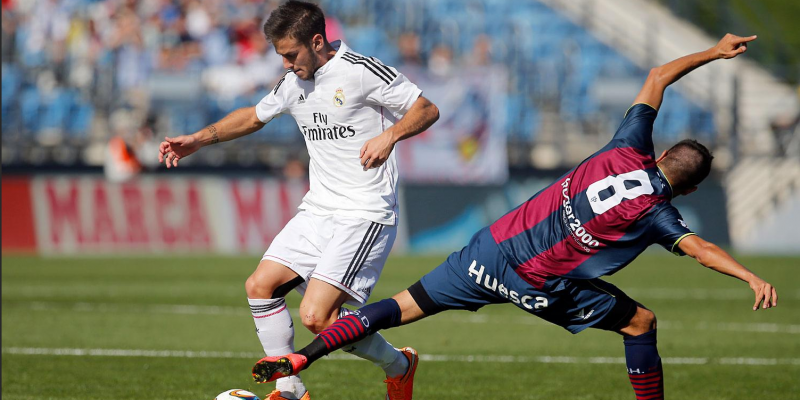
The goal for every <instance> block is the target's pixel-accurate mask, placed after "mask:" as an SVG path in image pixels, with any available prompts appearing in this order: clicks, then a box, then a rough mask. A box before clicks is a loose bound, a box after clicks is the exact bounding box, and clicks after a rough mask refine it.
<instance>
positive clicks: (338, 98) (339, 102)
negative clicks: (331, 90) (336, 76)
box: [333, 88, 344, 107]
mask: <svg viewBox="0 0 800 400" xmlns="http://www.w3.org/2000/svg"><path fill="white" fill-rule="evenodd" d="M333 105H335V106H336V107H341V106H343V105H344V91H343V90H342V88H338V89H336V94H335V95H333Z"/></svg>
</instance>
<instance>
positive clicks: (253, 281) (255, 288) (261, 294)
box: [244, 274, 272, 299]
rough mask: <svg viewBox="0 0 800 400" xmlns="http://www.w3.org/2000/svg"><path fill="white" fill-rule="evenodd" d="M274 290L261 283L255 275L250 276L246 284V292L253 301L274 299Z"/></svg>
mask: <svg viewBox="0 0 800 400" xmlns="http://www.w3.org/2000/svg"><path fill="white" fill-rule="evenodd" d="M271 289H272V288H270V287H269V286H267V285H264V284H263V283H262V282H259V279H258V278H257V277H256V275H255V274H253V275H250V277H249V278H247V281H245V283H244V290H245V292H246V293H247V297H248V298H251V299H270V298H272V290H271Z"/></svg>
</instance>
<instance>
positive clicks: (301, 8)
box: [159, 1, 439, 400]
mask: <svg viewBox="0 0 800 400" xmlns="http://www.w3.org/2000/svg"><path fill="white" fill-rule="evenodd" d="M264 33H265V35H266V37H267V39H268V40H270V41H271V42H272V44H273V45H274V47H275V51H276V52H277V53H278V54H280V55H281V56H282V57H283V62H284V66H285V67H286V68H287V70H288V71H287V72H286V74H285V75H284V76H283V78H282V79H281V80H280V81H279V82H278V84H277V85H276V86H275V88H274V89H273V90H271V91H270V92H269V93H268V94H267V95H266V96H265V97H264V98H263V99H262V100H261V101H260V102H259V103H258V105H256V106H255V107H249V108H242V109H239V110H236V111H234V112H232V113H231V114H229V115H228V116H226V117H225V118H223V119H222V120H220V121H219V122H217V123H215V124H212V125H209V126H208V127H206V128H205V129H203V130H201V131H199V132H196V133H194V134H192V135H182V136H178V137H175V138H165V141H164V142H162V143H161V146H160V148H159V161H160V162H164V163H165V164H166V166H167V167H168V168H171V167H176V166H178V162H179V160H180V159H182V158H184V157H186V156H188V155H190V154H192V153H194V152H195V151H197V150H199V149H200V148H201V147H203V146H206V145H210V144H214V143H217V142H220V141H228V140H233V139H236V138H239V137H242V136H244V135H247V134H250V133H253V132H255V131H257V130H259V129H261V128H262V127H263V126H264V125H265V124H267V123H268V122H269V121H271V120H272V119H273V118H275V117H277V116H279V115H280V114H288V115H291V116H292V117H294V119H295V120H296V122H297V125H298V127H299V128H300V132H301V133H302V134H303V136H304V138H305V142H306V146H307V148H308V152H309V155H310V164H309V179H310V190H309V191H308V193H307V194H306V195H305V197H304V198H303V202H302V204H301V205H300V207H299V210H300V211H299V212H298V214H297V215H296V216H295V217H294V218H292V220H290V221H289V223H288V224H287V225H286V226H285V227H284V228H283V230H282V231H281V232H280V233H279V234H278V235H277V237H276V238H275V240H274V241H273V242H272V244H271V245H270V247H269V249H268V250H267V251H266V253H264V256H263V258H262V259H261V262H260V263H259V264H258V267H257V268H256V270H255V272H253V274H252V275H251V276H250V277H249V278H248V279H247V282H246V284H245V289H246V291H247V297H248V301H249V303H250V309H251V311H252V314H253V319H254V320H255V325H256V332H257V333H258V338H259V340H260V341H261V344H262V346H263V347H264V352H265V353H266V354H267V355H269V356H273V355H283V354H288V353H292V352H293V351H294V345H293V342H294V328H293V325H292V319H291V316H290V315H289V311H288V310H287V309H286V304H285V300H284V296H286V294H287V293H288V292H289V291H291V290H292V289H295V288H296V289H297V290H298V291H299V292H300V293H302V294H303V300H302V302H301V303H300V316H301V318H302V322H303V325H304V326H305V327H306V328H308V329H309V330H310V331H312V332H314V333H319V332H320V331H321V330H322V329H324V328H325V327H327V326H328V325H330V324H331V323H333V322H334V321H335V320H336V319H337V318H339V317H340V316H344V315H346V314H347V313H349V311H348V310H347V309H345V308H343V307H342V305H343V304H344V303H348V304H352V305H363V304H365V303H366V301H367V299H368V298H369V295H370V292H371V291H372V288H373V286H374V285H375V283H376V282H377V280H378V277H379V276H380V274H381V270H382V269H383V265H384V263H385V261H386V258H387V257H388V255H389V251H390V250H391V247H392V244H393V243H394V240H395V236H396V234H397V218H398V204H397V164H396V161H395V155H394V153H393V152H392V150H393V149H394V145H395V143H397V142H398V141H400V140H403V139H407V138H409V137H412V136H414V135H416V134H418V133H420V132H422V131H424V130H425V129H427V128H428V127H430V126H431V125H432V124H433V123H434V122H436V120H437V119H438V118H439V110H438V109H437V108H436V106H435V105H434V104H433V103H431V102H430V101H429V100H427V99H426V98H425V97H422V96H421V93H422V92H421V91H420V89H419V88H417V86H416V85H414V84H413V83H411V82H410V81H409V80H408V79H406V77H405V76H403V75H402V74H401V73H399V72H398V71H397V70H396V69H394V68H392V67H389V66H386V65H383V64H382V63H381V62H380V61H379V60H377V59H375V58H372V57H365V56H362V55H361V54H358V53H356V52H354V51H353V50H351V49H350V48H348V47H347V45H345V44H344V43H342V42H341V41H335V42H333V43H329V42H328V40H327V38H326V37H325V19H324V15H323V14H322V11H321V10H320V9H319V7H318V6H316V5H314V4H311V3H305V2H300V1H289V2H287V3H285V4H283V5H281V6H280V7H278V8H277V9H276V10H275V11H273V12H272V14H271V15H270V17H269V18H268V20H267V22H266V23H265V24H264ZM346 351H349V352H350V353H352V354H354V355H357V356H359V357H361V358H364V359H367V360H370V361H372V362H374V363H375V364H376V365H378V366H380V367H381V368H383V369H384V371H385V372H386V376H387V379H386V383H387V398H388V399H391V400H397V399H410V398H411V390H412V388H413V376H414V372H415V370H416V365H417V356H416V352H415V351H414V350H413V349H411V348H403V349H396V348H394V347H393V346H392V345H390V344H389V343H387V342H386V340H384V339H383V337H381V336H380V335H377V334H376V335H373V336H370V337H368V338H367V339H364V340H362V341H360V342H358V343H356V344H354V345H353V346H352V347H351V348H348V349H346ZM269 399H273V400H278V399H302V400H308V399H309V394H308V391H307V390H306V388H305V386H304V385H303V382H302V381H301V380H300V378H299V377H288V378H283V379H281V380H279V381H278V382H277V385H276V390H275V391H274V392H273V393H271V394H270V396H269Z"/></svg>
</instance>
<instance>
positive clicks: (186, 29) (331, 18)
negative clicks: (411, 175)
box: [2, 0, 715, 170]
mask: <svg viewBox="0 0 800 400" xmlns="http://www.w3.org/2000/svg"><path fill="white" fill-rule="evenodd" d="M320 3H321V6H322V8H323V10H324V11H325V13H326V16H327V19H326V24H327V28H328V38H329V39H330V40H335V39H344V40H345V41H346V42H347V44H348V45H349V46H350V47H351V48H353V49H354V50H356V51H358V52H360V53H362V54H366V55H370V56H375V57H377V58H379V59H381V60H382V61H383V62H384V63H386V64H388V65H393V66H396V67H397V68H398V69H400V70H401V71H402V72H403V73H405V74H406V75H408V76H409V77H411V78H412V79H413V80H414V81H415V82H417V83H418V84H421V85H426V88H427V90H428V91H429V92H432V90H431V89H432V88H434V87H441V88H445V87H446V84H445V81H453V80H455V81H463V80H464V79H468V77H469V75H470V74H472V75H476V74H477V75H480V74H485V76H501V75H502V76H503V77H505V78H504V79H505V81H506V82H505V83H503V84H500V85H494V84H493V89H497V88H500V90H483V89H480V90H478V92H477V95H479V97H481V96H483V95H484V94H485V93H484V92H493V94H494V93H496V94H497V95H498V96H499V98H496V99H495V98H492V99H488V102H484V103H480V102H476V101H471V102H470V104H471V106H472V107H476V106H480V107H483V108H486V109H487V110H488V111H490V113H491V115H492V116H493V119H495V118H494V117H496V116H500V118H496V119H498V120H503V121H505V122H504V125H503V126H501V127H499V128H493V129H498V130H499V131H501V132H502V134H503V135H505V136H506V137H507V138H508V141H509V143H510V144H511V145H510V146H509V154H510V162H511V163H512V164H518V165H521V166H525V165H528V164H530V163H531V162H532V159H533V156H532V154H533V153H532V152H531V151H530V150H531V149H532V148H533V147H535V146H536V145H537V144H538V143H542V142H544V143H557V144H558V143H563V142H564V141H565V138H573V139H575V140H573V141H575V142H578V143H584V142H586V140H585V139H586V138H589V139H590V140H594V139H597V140H600V139H599V138H601V136H602V137H604V136H603V135H605V134H606V133H607V132H608V130H609V129H612V127H613V125H614V124H616V123H617V122H618V118H619V114H620V108H621V107H623V108H624V106H625V105H624V104H623V103H627V102H628V101H629V100H630V99H629V98H628V97H627V96H624V98H620V96H616V97H614V96H608V95H607V92H608V91H605V92H604V91H602V90H596V88H598V87H599V88H603V87H613V88H616V87H619V86H620V85H623V86H624V85H638V84H639V83H640V81H641V79H643V77H644V76H645V75H646V73H645V71H643V70H642V69H641V68H639V67H637V66H636V65H633V63H631V62H630V61H629V60H627V59H625V57H624V56H622V55H620V54H619V53H618V52H616V51H614V50H613V49H611V48H609V47H608V46H607V45H605V44H603V43H601V42H599V41H598V40H597V39H596V38H594V37H593V36H592V35H591V34H590V33H589V32H588V31H587V30H586V29H584V28H583V27H581V26H580V25H578V24H575V23H573V22H572V21H569V20H568V19H566V18H565V17H563V16H561V15H559V14H558V13H557V12H555V11H554V10H552V9H550V8H548V7H547V6H546V5H544V4H543V3H541V2H538V1H529V2H522V3H520V2H516V1H514V0H471V1H468V2H465V1H461V0H404V1H399V0H398V1H383V0H381V1H377V0H335V1H320ZM278 4H280V0H2V68H3V85H2V86H3V101H2V113H3V114H2V116H3V118H2V132H3V136H2V140H3V144H4V146H3V148H2V152H3V153H2V160H3V165H4V166H8V165H20V166H21V167H23V168H25V167H26V166H30V165H46V164H48V163H49V164H52V163H55V164H57V165H89V166H97V165H102V164H104V163H105V162H107V157H108V155H109V154H122V155H124V156H125V157H123V158H124V159H125V160H140V161H141V164H142V165H141V166H137V165H132V166H130V168H127V167H126V168H122V170H128V169H130V170H136V169H138V168H141V167H147V166H148V164H150V165H152V164H153V163H154V162H155V160H156V158H155V157H154V156H152V154H155V153H156V152H155V146H156V145H157V143H158V141H159V140H160V139H161V138H163V136H165V135H170V136H173V135H177V134H185V133H191V132H194V131H196V130H199V129H202V128H203V126H205V125H207V124H209V123H212V122H213V121H217V120H219V119H220V118H222V117H224V116H225V115H226V114H227V113H229V112H231V111H233V110H234V109H236V108H240V107H247V106H252V105H254V104H256V103H257V102H258V101H259V100H260V99H261V97H263V95H264V94H265V93H266V91H267V90H268V89H269V88H271V87H272V86H273V85H274V83H275V82H276V81H277V80H278V79H279V78H280V76H281V74H282V73H283V68H282V61H281V58H280V56H278V55H277V54H275V52H274V50H273V49H272V48H271V46H270V44H269V43H268V42H267V41H266V39H265V38H264V35H263V32H262V29H261V28H262V24H263V21H264V19H265V18H266V17H267V16H268V15H269V14H270V12H271V11H272V10H273V9H274V8H276V7H277V6H278ZM499 70H502V71H499ZM470 71H471V72H470ZM498 71H499V72H498ZM450 83H452V82H450ZM443 92H445V93H450V92H451V91H448V90H443ZM604 93H605V94H604ZM615 93H616V92H615ZM429 94H432V93H429ZM668 96H670V97H671V98H670V99H669V101H668V104H669V105H668V106H667V107H665V108H664V109H663V110H662V112H661V113H660V114H661V118H659V121H658V124H659V126H658V131H659V132H660V134H661V135H662V137H663V138H664V140H673V139H674V138H677V137H685V136H687V135H710V136H712V137H713V135H714V131H715V129H714V123H713V116H712V115H711V114H710V113H709V112H708V111H706V110H704V109H702V108H701V107H697V106H696V105H694V104H692V102H691V101H688V100H687V99H684V98H682V97H681V96H680V95H679V94H677V93H673V92H669V93H668ZM467 100H468V99H467ZM454 103H457V102H456V101H454ZM481 104H483V105H481ZM487 110H483V109H482V110H481V112H480V113H477V112H476V113H473V114H475V115H485V114H482V113H484V112H487ZM439 125H444V121H443V122H440V124H439ZM114 138H121V139H122V141H121V142H120V141H117V140H113V139H114ZM110 141H111V142H112V144H111V145H109V142H110ZM248 141H250V142H248ZM120 143H124V144H125V145H126V146H127V147H128V151H127V152H125V151H119V150H120V149H123V147H120V146H119V144H120ZM237 143H241V144H247V143H250V145H245V146H238V148H237V149H236V150H235V151H230V149H229V148H228V147H225V146H219V147H217V146H215V148H213V149H209V151H207V152H203V154H202V155H200V154H199V155H198V156H197V157H193V158H192V159H187V163H185V164H184V165H187V166H190V165H191V164H192V163H195V162H197V163H199V164H202V165H205V166H211V167H218V166H224V165H229V166H234V167H236V166H238V167H252V166H254V165H267V166H268V167H269V168H272V167H275V168H278V169H282V168H284V166H285V165H286V164H287V163H289V162H290V161H292V160H297V159H298V158H299V159H304V158H305V157H307V155H306V154H305V152H304V151H303V149H302V137H301V136H300V135H297V127H296V124H294V121H291V118H280V119H276V120H275V121H274V122H271V123H270V128H269V134H268V135H260V134H257V135H250V136H248V137H246V138H243V139H241V140H240V141H238V142H237ZM281 146H283V147H282V148H279V147H281ZM287 148H290V150H288V151H287ZM558 151H560V152H564V153H570V151H569V150H558ZM539 158H540V159H541V157H539Z"/></svg>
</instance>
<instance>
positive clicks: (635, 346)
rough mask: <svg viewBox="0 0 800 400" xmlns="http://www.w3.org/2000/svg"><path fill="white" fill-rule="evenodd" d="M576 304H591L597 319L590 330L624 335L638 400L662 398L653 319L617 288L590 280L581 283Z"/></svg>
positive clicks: (629, 373) (660, 369)
mask: <svg viewBox="0 0 800 400" xmlns="http://www.w3.org/2000/svg"><path fill="white" fill-rule="evenodd" d="M581 285H582V286H585V287H586V288H585V289H583V290H581V291H580V294H579V295H578V298H579V299H580V301H578V304H580V305H581V306H583V305H584V304H593V305H592V307H597V309H598V310H599V314H600V315H599V320H598V322H596V323H594V324H593V325H592V328H597V329H603V330H608V331H612V332H617V333H619V334H621V335H622V336H623V343H624V344H625V363H626V365H627V369H628V378H629V379H630V381H631V385H632V386H633V391H634V393H635V394H636V399H637V400H663V399H664V373H663V370H662V368H661V357H660V356H659V354H658V349H657V347H656V316H655V314H653V312H652V311H650V310H648V309H647V308H645V307H643V306H642V305H641V304H639V303H637V302H636V301H634V300H633V299H631V298H630V297H628V296H627V295H626V294H625V293H624V292H623V291H621V290H620V289H619V288H617V287H616V286H614V285H612V284H610V283H608V282H605V281H602V280H600V279H592V280H589V281H585V282H581ZM581 309H584V308H581Z"/></svg>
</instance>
